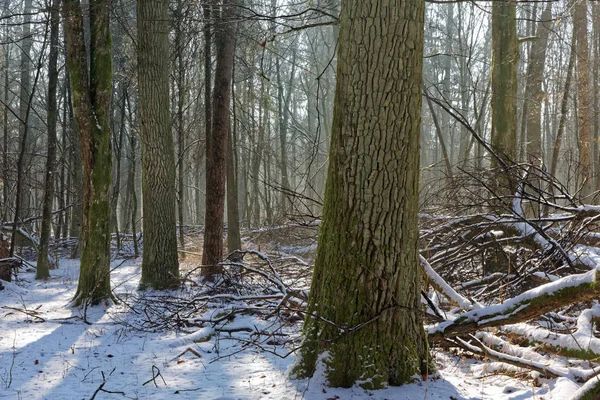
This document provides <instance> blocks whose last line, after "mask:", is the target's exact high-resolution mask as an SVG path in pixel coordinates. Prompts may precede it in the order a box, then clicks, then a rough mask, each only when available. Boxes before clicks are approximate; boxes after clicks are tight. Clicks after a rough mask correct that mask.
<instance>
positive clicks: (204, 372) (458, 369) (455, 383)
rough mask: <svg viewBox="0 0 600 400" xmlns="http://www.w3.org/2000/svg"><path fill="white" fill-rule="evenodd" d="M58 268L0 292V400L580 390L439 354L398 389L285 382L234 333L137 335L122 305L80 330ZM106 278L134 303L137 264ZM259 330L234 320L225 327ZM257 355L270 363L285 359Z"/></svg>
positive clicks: (275, 365)
mask: <svg viewBox="0 0 600 400" xmlns="http://www.w3.org/2000/svg"><path fill="white" fill-rule="evenodd" d="M120 262H121V261H120V260H117V261H115V262H114V263H113V266H117V265H118V264H119V263H120ZM60 266H61V268H60V269H58V270H53V271H52V279H50V280H49V281H47V282H37V281H35V280H34V279H33V278H34V274H33V272H26V273H21V274H19V277H20V279H22V281H21V282H19V283H5V290H3V291H0V399H27V400H37V399H57V400H70V399H78V400H79V399H90V398H91V397H92V395H93V394H94V392H95V391H96V390H97V389H98V388H99V387H100V385H101V384H102V383H103V375H104V379H105V383H104V386H103V389H105V390H108V391H112V392H123V393H124V395H121V394H116V393H112V394H109V393H103V392H100V393H98V394H97V396H96V399H112V398H114V399H120V398H126V399H157V400H158V399H172V398H175V399H208V400H213V399H236V400H237V399H244V400H246V399H249V400H254V399H257V400H258V399H267V400H268V399H277V400H283V399H309V400H312V399H316V400H319V399H374V400H383V399H398V400H404V399H406V400H409V399H410V400H412V399H440V400H441V399H444V400H448V399H453V398H454V399H494V400H504V399H517V398H518V399H530V398H536V399H540V398H544V399H564V398H566V397H565V396H566V395H567V394H572V393H573V392H574V391H575V390H576V389H577V388H578V387H579V386H580V385H578V384H575V383H573V381H572V380H570V379H567V378H564V379H558V380H556V381H553V380H544V379H538V380H537V381H538V384H537V386H536V385H532V382H531V381H527V380H518V379H514V378H510V377H508V376H505V375H501V374H496V373H491V372H490V371H498V370H501V369H502V368H504V369H506V368H507V366H506V365H505V364H500V363H491V362H483V361H475V360H469V359H466V358H463V357H462V356H456V355H451V354H449V353H445V352H439V351H435V352H433V353H432V357H435V358H434V361H435V363H436V365H437V366H438V368H439V373H438V374H436V375H432V376H430V377H429V379H428V380H427V381H422V380H420V379H419V381H418V382H415V383H413V384H410V385H404V386H401V387H390V388H387V389H384V390H379V391H366V390H364V389H361V388H358V387H353V388H350V389H339V388H329V387H327V385H326V379H325V378H324V377H323V375H322V374H317V375H316V376H315V377H314V378H312V379H310V380H293V379H290V377H289V375H288V368H289V366H290V364H291V363H292V362H293V361H294V356H293V355H292V356H290V357H287V358H280V357H278V356H276V355H274V354H271V353H268V352H263V351H259V350H257V349H249V350H246V351H243V352H239V350H241V348H242V344H241V342H240V341H238V340H235V335H244V334H246V333H244V332H238V333H235V334H232V336H230V335H229V334H221V335H220V336H219V335H215V329H213V328H212V327H210V326H208V327H205V328H194V329H195V331H194V332H192V333H183V332H174V331H170V332H150V331H148V332H144V331H138V330H135V329H133V327H132V324H133V322H134V321H135V320H136V319H139V318H143V312H141V311H142V310H137V311H138V312H139V314H141V316H140V315H138V314H136V313H133V312H132V311H130V310H129V309H128V308H126V307H124V306H122V305H116V306H108V307H107V306H104V305H100V306H96V307H92V308H89V309H88V310H87V318H88V321H89V323H90V324H89V325H88V324H85V323H84V322H83V320H82V316H83V310H81V309H78V308H72V307H70V306H69V301H70V300H71V298H72V297H73V295H74V293H75V289H76V286H77V275H78V262H77V261H74V260H61V262H60ZM111 279H112V285H113V288H114V292H115V293H116V294H117V295H119V296H121V297H123V296H125V295H127V294H138V293H137V284H138V281H139V265H137V264H136V262H135V261H127V262H126V263H124V264H122V265H121V266H119V267H117V268H116V269H115V270H114V271H113V273H112V276H111ZM558 282H561V281H558ZM152 294H156V293H152ZM14 309H18V310H20V311H16V310H14ZM208 312H212V313H215V312H217V310H209V311H207V313H208ZM28 313H29V315H28ZM199 317H201V316H199ZM42 319H43V321H44V322H40V321H41V320H42ZM264 323H265V322H264V321H263V320H260V319H259V318H256V317H253V316H249V315H247V316H242V315H238V316H237V317H236V319H235V321H234V323H233V324H232V325H230V327H239V326H244V325H246V326H257V327H260V326H263V325H264ZM584 325H585V323H584V322H582V330H583V329H587V328H586V327H585V326H584ZM228 326H229V325H228ZM298 329H299V327H298ZM238 337H242V338H243V337H244V336H238ZM245 337H246V338H247V337H248V336H245ZM265 346H267V345H265ZM267 347H268V349H269V350H270V351H273V352H277V353H279V354H285V353H287V352H288V351H289V349H288V348H282V346H275V345H273V346H270V347H269V346H267ZM187 349H191V350H193V352H192V351H186V350H187ZM194 352H195V353H197V354H199V355H200V357H197V356H196V355H195V354H194ZM158 373H160V375H158ZM153 376H154V377H155V378H154V379H152V377H153ZM144 383H145V384H144Z"/></svg>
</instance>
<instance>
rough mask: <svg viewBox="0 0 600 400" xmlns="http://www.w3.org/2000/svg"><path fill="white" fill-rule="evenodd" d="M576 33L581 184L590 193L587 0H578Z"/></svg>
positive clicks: (582, 193)
mask: <svg viewBox="0 0 600 400" xmlns="http://www.w3.org/2000/svg"><path fill="white" fill-rule="evenodd" d="M572 12H573V35H574V36H575V39H576V41H577V44H576V54H577V60H576V61H577V64H576V65H577V69H576V71H577V75H576V77H577V130H578V136H579V142H578V144H579V184H580V185H581V195H582V196H588V195H589V194H590V193H591V190H592V168H591V166H592V163H591V143H592V142H591V136H592V128H591V126H592V125H591V121H592V118H591V115H592V114H591V104H592V103H591V100H590V66H591V64H590V63H589V51H588V40H587V26H588V23H587V0H576V1H574V4H573V8H572Z"/></svg>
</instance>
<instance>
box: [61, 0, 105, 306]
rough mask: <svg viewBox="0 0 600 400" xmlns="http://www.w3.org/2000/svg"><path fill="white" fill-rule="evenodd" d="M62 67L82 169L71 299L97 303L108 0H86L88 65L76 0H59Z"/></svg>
mask: <svg viewBox="0 0 600 400" xmlns="http://www.w3.org/2000/svg"><path fill="white" fill-rule="evenodd" d="M63 12H64V21H65V35H66V38H67V67H68V69H69V73H70V76H71V87H72V95H73V106H74V111H75V118H76V119H77V127H78V133H79V148H80V151H81V161H82V171H83V199H82V223H81V269H80V274H79V284H78V286H77V292H76V293H75V298H74V303H75V304H76V305H79V304H97V303H99V302H101V301H102V300H105V299H108V298H110V297H112V294H111V292H110V187H111V166H112V163H111V135H110V100H111V94H112V62H111V41H110V26H109V25H110V0H98V1H96V2H94V3H92V4H91V5H90V18H89V19H90V45H89V52H90V56H89V69H88V60H87V56H86V47H85V40H84V28H83V16H82V12H81V7H80V4H79V2H78V1H77V0H65V1H64V3H63Z"/></svg>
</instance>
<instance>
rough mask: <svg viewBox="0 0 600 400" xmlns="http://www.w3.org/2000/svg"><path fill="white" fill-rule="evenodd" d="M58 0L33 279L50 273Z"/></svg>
mask: <svg viewBox="0 0 600 400" xmlns="http://www.w3.org/2000/svg"><path fill="white" fill-rule="evenodd" d="M59 18H60V15H59V0H52V5H51V9H50V54H49V56H48V110H47V113H46V124H47V126H48V154H47V158H46V180H45V183H44V186H45V190H44V204H43V210H42V230H41V234H40V246H39V248H38V259H37V268H36V274H35V278H36V279H48V278H49V277H50V267H51V265H50V262H49V259H48V244H49V242H50V231H51V228H52V203H53V200H54V172H55V171H54V170H55V164H56V163H55V161H54V159H55V157H56V119H57V118H56V116H57V113H58V108H57V105H56V87H57V84H58V28H59Z"/></svg>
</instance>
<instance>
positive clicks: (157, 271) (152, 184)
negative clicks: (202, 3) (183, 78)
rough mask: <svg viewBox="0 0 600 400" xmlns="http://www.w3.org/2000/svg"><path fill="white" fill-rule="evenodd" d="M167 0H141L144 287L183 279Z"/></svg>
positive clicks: (173, 283) (168, 285) (170, 285)
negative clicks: (180, 272)
mask: <svg viewBox="0 0 600 400" xmlns="http://www.w3.org/2000/svg"><path fill="white" fill-rule="evenodd" d="M168 12H169V2H168V1H167V0H140V1H138V2H137V27H138V52H137V53H138V86H139V113H140V119H139V122H140V138H141V144H142V198H143V207H142V208H143V215H144V219H143V232H144V252H143V260H142V278H141V283H140V285H141V286H142V287H146V286H150V287H153V288H155V289H165V288H173V287H176V286H177V285H178V283H179V261H178V258H177V233H176V230H177V222H176V200H175V193H176V191H175V182H176V180H175V179H176V176H175V152H174V144H173V136H172V134H171V115H170V112H169V57H168V55H169V14H168Z"/></svg>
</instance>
